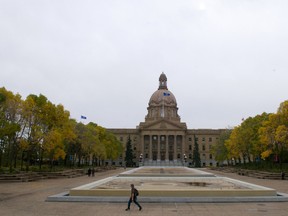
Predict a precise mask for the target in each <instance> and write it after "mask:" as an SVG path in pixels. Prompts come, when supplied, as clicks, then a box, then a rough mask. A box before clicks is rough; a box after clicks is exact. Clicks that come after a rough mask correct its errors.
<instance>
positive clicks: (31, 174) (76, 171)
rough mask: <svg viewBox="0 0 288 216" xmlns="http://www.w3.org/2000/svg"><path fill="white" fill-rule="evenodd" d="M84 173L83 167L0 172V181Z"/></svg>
mask: <svg viewBox="0 0 288 216" xmlns="http://www.w3.org/2000/svg"><path fill="white" fill-rule="evenodd" d="M83 175H85V172H84V170H83V169H71V170H64V171H59V172H21V173H16V174H0V183H1V182H30V181H38V180H42V179H56V178H75V177H78V176H83Z"/></svg>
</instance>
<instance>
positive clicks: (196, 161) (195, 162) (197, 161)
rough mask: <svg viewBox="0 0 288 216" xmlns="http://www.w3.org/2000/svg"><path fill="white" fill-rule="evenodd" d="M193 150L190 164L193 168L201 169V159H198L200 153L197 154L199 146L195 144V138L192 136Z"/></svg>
mask: <svg viewBox="0 0 288 216" xmlns="http://www.w3.org/2000/svg"><path fill="white" fill-rule="evenodd" d="M194 142H195V145H194V149H193V161H192V164H193V166H194V167H201V158H200V153H199V145H198V142H197V138H196V136H195V135H194Z"/></svg>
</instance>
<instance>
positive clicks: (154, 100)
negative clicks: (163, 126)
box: [149, 89, 177, 107]
mask: <svg viewBox="0 0 288 216" xmlns="http://www.w3.org/2000/svg"><path fill="white" fill-rule="evenodd" d="M163 103H164V105H166V106H175V107H176V106H177V102H176V98H175V96H174V95H173V93H172V92H171V91H169V90H164V89H158V90H157V91H155V92H154V93H153V94H152V96H151V98H150V100H149V106H150V105H152V106H153V105H154V106H157V105H163Z"/></svg>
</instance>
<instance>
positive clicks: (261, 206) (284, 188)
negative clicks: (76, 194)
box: [0, 169, 288, 216]
mask: <svg viewBox="0 0 288 216" xmlns="http://www.w3.org/2000/svg"><path fill="white" fill-rule="evenodd" d="M203 170H205V171H208V172H212V173H214V174H216V175H220V176H226V177H230V178H234V179H239V180H241V181H246V182H249V183H253V184H258V185H261V186H265V187H270V188H274V189H276V190H277V191H278V192H283V193H288V181H287V180H265V179H255V178H251V177H246V176H239V175H237V174H235V173H222V172H219V171H210V170H206V169H203ZM123 171H124V169H117V170H110V171H106V172H101V173H96V176H95V177H93V178H92V177H90V178H89V177H87V176H82V177H78V178H71V179H51V180H41V181H37V182H24V183H1V184H0V215H5V216H6V215H7V216H10V215H17V216H18V215H19V216H26V215H29V216H30V215H44V216H48V215H49V216H52V215H64V216H65V215H67V216H68V215H69V216H74V215H75V216H76V215H77V216H78V215H80V216H86V215H88V216H89V215H99V216H106V215H107V216H114V215H115V216H116V215H120V216H122V215H125V216H126V215H142V216H148V215H149V216H153V215H155V216H156V215H157V216H162V215H163V216H174V215H175V216H176V215H181V216H188V215H201V216H206V215H207V216H208V215H209V216H226V215H227V216H242V215H243V216H244V215H245V216H250V215H251V216H252V215H253V216H254V215H256V216H257V215H259V216H260V215H261V216H266V215H267V216H268V215H269V216H271V215H273V216H274V215H276V216H278V215H279V216H287V215H288V203H287V202H265V203H261V202H259V203H257V202H255V203H143V204H142V206H143V210H142V211H139V210H138V208H137V207H136V206H135V205H134V204H132V205H131V210H130V211H128V212H126V211H125V208H126V204H123V203H95V202H87V203H85V202H80V203H76V202H45V200H46V198H47V197H48V196H51V195H54V194H58V193H61V192H64V191H67V190H69V189H70V188H74V187H77V186H80V185H83V184H87V183H90V182H92V181H96V180H99V179H103V178H106V177H108V176H112V175H116V174H118V173H121V172H123ZM127 201H128V197H127ZM138 201H139V202H140V203H141V196H140V197H139V199H138Z"/></svg>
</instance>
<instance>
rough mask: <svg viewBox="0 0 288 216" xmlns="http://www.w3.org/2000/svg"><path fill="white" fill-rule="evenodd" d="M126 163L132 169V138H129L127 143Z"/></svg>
mask: <svg viewBox="0 0 288 216" xmlns="http://www.w3.org/2000/svg"><path fill="white" fill-rule="evenodd" d="M125 162H126V166H127V167H132V166H133V164H134V162H133V150H132V144H131V138H130V136H129V137H128V140H127V143H126V154H125Z"/></svg>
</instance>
